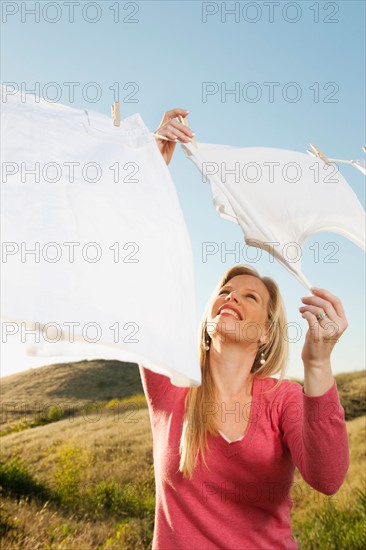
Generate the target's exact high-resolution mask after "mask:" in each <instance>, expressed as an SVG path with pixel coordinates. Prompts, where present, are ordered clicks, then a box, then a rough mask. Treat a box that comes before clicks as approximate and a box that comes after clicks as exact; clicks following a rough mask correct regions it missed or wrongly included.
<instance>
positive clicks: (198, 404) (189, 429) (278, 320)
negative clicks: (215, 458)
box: [179, 265, 288, 479]
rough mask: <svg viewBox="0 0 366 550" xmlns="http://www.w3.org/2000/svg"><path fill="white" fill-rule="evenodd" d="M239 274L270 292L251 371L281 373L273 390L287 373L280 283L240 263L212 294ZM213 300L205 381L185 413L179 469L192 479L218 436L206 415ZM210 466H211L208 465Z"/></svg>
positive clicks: (211, 394) (203, 362) (210, 397)
mask: <svg viewBox="0 0 366 550" xmlns="http://www.w3.org/2000/svg"><path fill="white" fill-rule="evenodd" d="M237 275H251V276H253V277H257V278H258V279H260V280H261V281H262V283H264V285H265V286H266V288H267V290H268V292H269V297H270V298H269V303H268V324H267V326H268V340H267V342H266V343H265V344H263V345H262V346H260V348H259V350H258V353H257V355H256V357H255V359H254V362H253V366H252V368H251V371H250V372H251V373H256V375H257V376H259V378H266V377H268V376H271V375H273V374H276V373H278V372H280V377H279V380H278V382H277V383H276V384H275V385H274V387H273V388H272V389H271V391H272V390H274V389H275V388H277V387H278V385H279V384H280V383H281V381H282V380H283V378H284V376H285V372H286V366H287V360H288V341H287V339H286V338H284V337H283V335H284V331H285V329H286V312H285V308H284V304H283V301H282V297H281V294H280V291H279V289H278V286H277V284H276V283H275V282H274V281H273V280H272V279H271V278H270V277H261V276H260V275H259V273H258V272H257V271H256V270H255V269H253V268H251V267H248V266H245V265H237V266H235V267H232V268H231V269H228V270H227V271H226V272H225V273H224V275H223V276H222V278H221V280H220V282H219V284H218V285H217V287H216V289H215V290H214V293H213V295H212V296H217V293H218V292H219V290H220V288H221V287H222V286H224V285H226V284H227V283H228V281H230V279H232V278H233V277H236V276H237ZM211 302H212V299H210V300H209V303H208V304H207V306H206V309H205V312H204V314H203V316H202V319H201V330H200V334H199V343H198V345H199V357H200V366H201V371H202V384H201V386H198V387H196V388H190V389H189V390H188V392H187V395H186V398H185V414H184V420H183V430H182V436H181V440H180V446H179V452H180V463H179V471H180V472H182V474H183V477H185V478H189V479H191V478H192V474H193V470H194V468H195V467H196V465H197V461H198V457H199V455H201V457H202V459H203V461H204V463H205V466H206V467H207V463H206V460H205V456H204V453H205V450H206V449H207V447H208V445H207V435H208V434H211V435H214V436H217V435H218V428H217V426H216V423H215V420H214V415H213V414H207V410H206V409H205V404H206V405H207V404H210V403H214V402H215V384H214V381H213V378H212V373H211V370H210V365H209V352H208V351H206V349H205V345H206V340H207V338H208V332H207V318H208V314H209V309H210V307H211V305H212V304H211ZM262 352H263V353H264V356H265V358H266V362H265V364H264V365H261V363H260V358H261V353H262ZM207 468H208V467H207Z"/></svg>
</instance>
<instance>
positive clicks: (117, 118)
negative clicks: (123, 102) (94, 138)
mask: <svg viewBox="0 0 366 550" xmlns="http://www.w3.org/2000/svg"><path fill="white" fill-rule="evenodd" d="M112 118H113V124H114V126H120V125H121V110H120V104H119V101H115V102H114V103H113V105H112Z"/></svg>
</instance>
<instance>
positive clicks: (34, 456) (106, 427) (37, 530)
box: [0, 361, 366, 550]
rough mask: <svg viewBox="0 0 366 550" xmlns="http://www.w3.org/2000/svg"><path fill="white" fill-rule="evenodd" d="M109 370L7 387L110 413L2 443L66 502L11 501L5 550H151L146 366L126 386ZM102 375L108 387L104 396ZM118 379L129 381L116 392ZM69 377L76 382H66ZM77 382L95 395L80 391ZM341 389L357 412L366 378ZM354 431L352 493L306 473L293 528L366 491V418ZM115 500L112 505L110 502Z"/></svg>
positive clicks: (62, 372) (34, 377) (74, 370)
mask: <svg viewBox="0 0 366 550" xmlns="http://www.w3.org/2000/svg"><path fill="white" fill-rule="evenodd" d="M90 363H92V364H91V365H90ZM116 363H118V362H116ZM88 366H89V367H91V372H90V373H89V372H88ZM105 367H106V365H105V364H103V362H99V361H97V362H85V361H84V362H81V363H77V364H73V367H68V366H65V365H60V366H59V369H58V371H57V369H56V371H55V372H54V373H53V372H52V368H54V367H44V368H42V369H39V371H43V372H45V377H44V378H41V377H39V373H37V374H33V373H28V374H27V375H26V376H25V377H24V378H23V377H22V376H21V375H14V376H15V377H16V378H15V379H14V377H7V379H5V380H6V384H5V387H4V386H3V389H2V390H3V396H4V397H5V398H6V400H10V399H11V398H12V397H13V398H20V399H23V398H24V396H26V397H28V398H30V397H32V395H34V396H35V398H37V399H39V396H40V395H41V393H42V392H43V393H44V394H45V399H49V398H50V397H51V396H54V397H56V398H57V399H60V398H66V399H68V400H69V399H71V400H72V399H74V400H75V401H78V400H79V401H80V402H82V407H84V406H85V404H86V403H87V402H88V401H89V402H90V401H94V402H98V403H104V405H103V406H102V405H101V406H100V407H94V408H91V409H90V410H89V411H88V414H86V412H85V410H84V415H83V414H82V410H83V408H82V407H80V408H79V409H76V410H77V411H78V414H75V415H74V416H69V417H67V418H63V419H62V420H58V421H57V422H53V423H51V424H46V425H43V426H38V427H34V428H32V429H27V430H23V431H20V432H16V433H11V434H9V435H6V436H4V437H2V438H1V460H2V461H6V460H10V459H11V458H12V457H19V458H20V459H21V461H22V463H23V464H24V465H25V467H26V469H27V471H28V472H29V473H30V474H31V476H32V479H33V480H34V482H35V483H38V484H40V485H42V486H43V485H44V486H47V487H48V488H50V490H52V491H54V492H55V494H56V493H57V491H59V493H58V496H59V497H60V498H61V503H60V502H58V501H57V500H55V499H53V498H51V499H49V500H48V501H47V499H46V498H43V500H42V499H38V500H37V499H36V498H33V499H31V498H30V497H29V496H28V497H27V496H26V495H24V496H20V497H19V496H18V498H15V497H14V495H13V496H12V495H10V494H4V495H3V499H2V504H1V512H2V519H1V520H0V536H2V543H1V548H2V550H15V549H24V550H34V549H38V548H39V549H42V550H43V549H62V550H64V549H65V550H66V549H67V550H69V549H71V548H72V549H74V548H78V549H80V550H89V549H90V550H117V549H118V550H120V549H122V548H123V549H124V550H139V549H141V550H142V549H149V548H151V537H152V531H153V521H154V478H153V467H152V435H151V427H150V419H149V415H148V410H147V408H146V407H145V405H146V401H145V400H144V397H143V396H141V395H140V397H138V396H136V397H131V394H134V393H136V391H138V389H139V388H141V381H140V379H139V372H138V369H137V368H136V366H130V368H129V370H128V367H127V370H128V372H129V375H128V376H127V380H126V382H124V381H123V368H124V366H122V368H121V364H113V365H112V366H111V367H110V368H109V367H108V366H107V368H105ZM127 370H126V372H127ZM107 373H108V375H109V376H108V377H106V376H105V375H106V374H107ZM102 374H103V375H104V376H103V377H102V378H103V379H104V387H103V388H99V389H98V388H97V387H96V386H97V382H98V380H99V382H100V381H101V378H100V377H101V376H102ZM114 376H117V378H118V376H120V377H121V380H119V379H118V380H119V381H118V382H117V383H116V384H115V383H114V381H113V377H114ZM348 376H350V382H349V384H347V377H348ZM68 377H71V380H69V381H68V382H66V381H65V378H68ZM342 377H343V378H342ZM9 379H12V381H10V380H9ZM339 380H340V381H339ZM112 381H113V384H112ZM10 382H12V383H10ZM13 383H14V385H13ZM17 384H18V387H17ZM75 384H79V386H81V385H83V384H85V387H84V389H82V388H81V387H79V388H76V387H75ZM337 385H338V387H339V389H340V393H341V399H342V400H343V397H342V395H343V396H344V399H348V402H349V403H351V406H352V407H353V408H352V410H353V411H359V410H360V406H359V402H358V401H357V403H356V397H355V396H358V397H360V399H361V398H362V395H363V392H364V377H363V376H362V373H352V374H351V375H338V376H337ZM45 388H47V389H45ZM112 390H113V391H112ZM32 392H35V393H34V394H32ZM342 392H343V393H342ZM89 394H90V398H89V399H87V398H86V396H87V395H89ZM100 395H102V396H103V399H102V398H101V397H100ZM128 396H129V397H128ZM121 397H125V398H126V399H125V402H130V403H131V401H132V402H133V403H136V406H134V407H133V410H132V413H131V410H128V409H126V408H124V406H123V403H124V401H122V406H121V402H120V401H118V399H120V398H121ZM352 403H353V405H355V406H353V405H352ZM361 408H362V407H361ZM117 411H119V413H120V414H119V415H117V414H116V413H117ZM347 428H348V433H349V441H350V450H351V465H350V469H349V471H348V474H347V478H346V481H345V483H344V485H343V486H342V488H341V489H340V491H339V492H338V493H337V494H336V495H333V496H330V497H327V496H325V495H322V494H320V493H317V492H316V491H314V490H313V489H311V488H310V487H309V486H308V485H307V484H306V483H305V482H304V481H303V480H302V478H301V476H300V474H299V472H297V471H296V474H295V486H296V491H295V492H294V493H293V498H294V501H295V504H294V508H293V510H292V520H293V521H295V522H301V521H304V520H305V519H306V516H307V514H308V513H309V510H314V509H319V510H320V508H321V506H323V505H324V503H327V502H330V501H332V502H334V503H335V504H336V505H337V506H339V507H342V508H345V507H347V505H348V504H349V503H350V502H351V501H353V499H354V493H355V490H356V488H365V481H366V479H365V464H366V456H365V455H366V449H365V440H366V438H365V435H366V434H365V432H366V416H365V415H363V416H359V417H358V418H354V419H353V420H350V421H348V422H347ZM66 482H67V483H66ZM68 483H70V484H71V485H70V487H71V489H70V488H69V490H68V489H67V486H68V485H67V484H68ZM73 484H74V485H73ZM101 488H102V489H101ZM112 489H113V490H112ZM115 489H116V491H117V492H118V494H119V497H118V498H120V500H117V501H116V502H117V505H116V504H115V503H113V498H112V497H111V494H112V496H113V491H114V490H115ZM126 490H128V491H132V494H133V495H132V496H133V498H132V499H129V497H128V498H125V497H126V493H125V491H126ZM60 491H61V492H60ZM98 491H99V492H98ZM101 495H102V496H101ZM121 495H123V498H122V497H121ZM76 497H77V498H76ZM107 497H108V498H109V497H111V498H112V500H111V501H110V502H109V500H108V498H107ZM91 499H92V500H91ZM93 499H94V500H93ZM106 499H107V500H106ZM121 499H122V500H121ZM120 503H122V504H121V506H120ZM131 510H132V511H131Z"/></svg>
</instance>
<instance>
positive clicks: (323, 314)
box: [316, 311, 328, 321]
mask: <svg viewBox="0 0 366 550" xmlns="http://www.w3.org/2000/svg"><path fill="white" fill-rule="evenodd" d="M326 317H328V313H325V311H323V313H319V315H317V316H316V318H317V320H318V321H322V320H323V319H325V318H326Z"/></svg>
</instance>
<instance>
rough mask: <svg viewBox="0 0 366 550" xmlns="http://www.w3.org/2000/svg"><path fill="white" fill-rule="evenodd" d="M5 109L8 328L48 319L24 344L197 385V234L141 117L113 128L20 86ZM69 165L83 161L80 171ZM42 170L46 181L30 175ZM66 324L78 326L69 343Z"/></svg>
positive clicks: (4, 300)
mask: <svg viewBox="0 0 366 550" xmlns="http://www.w3.org/2000/svg"><path fill="white" fill-rule="evenodd" d="M5 100H6V101H5ZM1 107H2V109H1V110H2V241H3V250H2V252H3V257H2V317H3V318H4V319H5V320H6V322H7V323H8V325H7V330H8V331H10V330H12V328H11V327H13V328H14V330H16V329H17V331H18V335H19V334H20V332H19V331H21V333H22V334H23V330H22V326H21V324H20V323H21V322H23V321H25V322H27V323H28V324H29V326H31V325H32V323H35V322H39V323H41V325H46V324H47V323H50V325H49V326H48V331H47V332H46V331H45V330H43V334H42V333H41V338H40V342H39V343H38V344H37V343H36V342H35V338H34V336H32V335H26V334H25V332H24V345H25V346H27V347H28V349H33V352H37V353H38V354H39V355H44V356H45V357H47V356H52V355H61V354H62V355H64V356H65V360H67V356H73V358H74V357H76V356H79V357H80V358H81V359H83V358H88V359H92V358H105V359H108V358H110V359H119V360H122V361H133V362H136V363H138V364H142V365H144V366H145V367H147V368H149V369H151V370H153V371H154V372H157V373H160V374H165V375H166V376H169V377H170V379H171V382H172V383H173V384H175V385H177V386H197V385H199V384H200V383H201V371H200V367H199V361H198V346H197V340H198V334H197V326H198V325H197V321H196V307H195V290H194V267H193V255H192V250H191V243H190V239H189V235H188V232H187V228H186V225H185V220H184V217H183V214H182V211H181V208H180V204H179V201H178V196H177V193H176V190H175V187H174V184H173V182H172V180H171V177H170V174H169V171H168V168H167V166H166V164H165V162H164V160H163V158H162V156H161V154H160V152H159V150H158V148H157V146H156V143H155V140H154V139H153V137H152V136H151V133H150V131H149V130H148V129H147V128H146V126H145V124H144V122H143V120H142V118H141V116H140V115H139V114H135V115H133V116H130V117H128V118H126V119H125V120H123V121H122V124H121V126H120V127H119V128H117V127H114V126H113V124H112V119H111V118H110V117H107V116H104V115H101V114H99V113H95V112H90V111H88V112H87V111H83V110H78V109H74V108H70V107H67V106H63V105H60V104H52V103H48V102H46V101H44V100H40V101H39V102H35V100H34V98H32V97H31V96H27V101H26V102H23V101H22V98H21V95H20V94H14V95H10V96H7V97H6V98H5V96H4V97H3V98H2V105H1ZM22 163H23V166H22ZM36 163H38V167H37V164H36ZM50 163H53V164H50ZM70 163H79V164H78V165H73V170H74V178H72V177H70V174H71V173H72V169H71V165H70ZM117 166H118V168H119V181H118V179H117V176H116V173H117ZM35 168H36V170H37V172H38V173H39V181H37V177H35V176H34V175H32V174H30V173H28V174H27V173H26V170H28V169H35ZM22 178H23V181H22ZM52 179H54V180H57V181H51V180H52ZM72 179H73V180H74V181H72ZM116 179H117V181H116ZM93 180H94V181H93ZM52 242H53V243H56V245H51V246H49V247H48V248H47V246H48V244H47V243H52ZM93 242H94V243H97V244H96V245H92V244H91V245H90V244H88V243H93ZM9 243H13V244H9ZM22 243H23V244H22ZM37 243H38V244H37ZM65 243H79V244H78V245H70V244H69V245H67V244H65ZM115 243H119V244H118V245H117V244H115ZM128 243H132V244H128ZM73 246H75V248H74V253H75V261H73V262H72V261H71V259H70V258H71V249H72V247H73ZM25 247H26V248H28V249H31V248H33V249H35V248H36V247H39V256H38V258H37V259H38V260H39V261H38V262H37V261H36V256H34V255H26V256H25V258H26V261H22V256H21V252H22V251H23V252H25ZM117 247H119V258H118V259H117V256H115V254H116V253H117V252H116V251H117ZM82 251H83V253H84V256H83V254H82ZM57 254H58V255H59V260H58V261H55V262H53V261H52V259H53V258H54V257H56V256H57ZM100 254H101V257H100V259H99V260H98V261H95V262H94V261H93V260H94V258H96V257H98V256H97V255H100ZM9 322H14V323H16V324H14V325H9ZM70 322H71V323H78V324H77V325H75V328H74V335H75V342H74V343H71V342H70V340H71V339H72V328H71V326H70V324H69V323H70ZM90 323H91V324H90ZM98 327H99V328H98ZM111 327H114V328H111ZM40 328H41V326H40ZM118 329H119V335H117V330H118ZM60 331H62V339H60V338H61V333H60ZM59 337H60V338H59ZM47 340H54V341H53V342H48V341H47ZM91 340H94V342H92V341H91ZM3 341H4V337H3ZM8 341H10V335H8ZM4 345H6V344H4Z"/></svg>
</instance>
